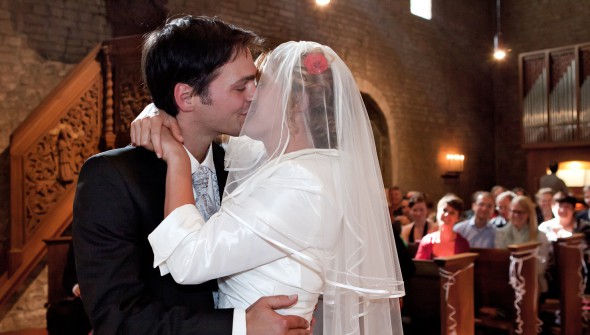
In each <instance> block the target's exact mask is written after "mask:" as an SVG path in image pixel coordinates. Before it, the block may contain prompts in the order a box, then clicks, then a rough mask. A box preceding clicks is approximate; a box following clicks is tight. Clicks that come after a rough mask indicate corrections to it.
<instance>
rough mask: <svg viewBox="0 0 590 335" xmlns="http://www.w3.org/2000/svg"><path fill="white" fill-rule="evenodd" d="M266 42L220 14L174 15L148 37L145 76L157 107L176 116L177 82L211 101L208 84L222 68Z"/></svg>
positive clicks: (143, 63) (259, 47)
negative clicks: (173, 17)
mask: <svg viewBox="0 0 590 335" xmlns="http://www.w3.org/2000/svg"><path fill="white" fill-rule="evenodd" d="M262 42H263V41H262V39H261V38H260V37H258V35H256V34H255V33H253V32H251V31H248V30H244V29H242V28H238V27H236V26H233V25H230V24H227V23H225V22H223V21H221V20H219V19H218V18H211V17H206V16H190V15H187V16H182V17H179V18H176V19H172V20H169V21H168V22H166V24H165V25H164V27H162V28H160V29H156V30H154V31H153V32H151V33H149V34H147V35H146V36H145V38H144V45H143V53H142V57H141V70H142V75H143V80H144V82H145V84H146V85H147V88H148V90H149V92H150V94H151V96H152V99H153V101H154V104H155V105H156V107H158V108H160V109H163V110H164V111H166V112H167V113H168V114H170V115H172V116H176V114H178V106H177V105H176V101H175V99H174V86H175V85H176V84H177V83H185V84H188V85H190V86H191V87H192V88H193V92H192V93H193V94H194V95H199V97H200V98H201V101H202V102H203V103H204V104H210V103H211V97H210V95H209V92H208V88H209V84H210V83H211V82H212V81H213V79H215V78H216V77H217V75H218V74H219V71H218V69H219V68H220V67H222V66H223V65H225V64H226V63H228V62H230V61H233V60H234V59H235V58H236V57H237V56H238V55H239V53H240V52H258V51H259V50H261V48H262Z"/></svg>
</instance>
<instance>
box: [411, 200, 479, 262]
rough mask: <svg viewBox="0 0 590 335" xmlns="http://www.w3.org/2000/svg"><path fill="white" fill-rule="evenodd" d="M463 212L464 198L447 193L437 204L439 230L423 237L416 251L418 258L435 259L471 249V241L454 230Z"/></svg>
mask: <svg viewBox="0 0 590 335" xmlns="http://www.w3.org/2000/svg"><path fill="white" fill-rule="evenodd" d="M461 212H463V200H461V199H460V198H459V197H457V196H456V195H454V194H447V195H445V196H444V197H442V199H440V201H439V202H438V205H437V215H436V218H437V221H438V231H435V232H433V233H430V234H428V235H426V236H424V237H423V238H422V240H421V241H420V245H419V246H418V252H416V259H433V258H435V257H441V256H451V255H455V254H459V253H462V252H468V251H469V242H467V240H466V239H464V238H463V237H462V236H461V235H459V234H457V233H455V232H454V231H453V226H454V225H455V223H457V222H458V221H459V218H460V217H461Z"/></svg>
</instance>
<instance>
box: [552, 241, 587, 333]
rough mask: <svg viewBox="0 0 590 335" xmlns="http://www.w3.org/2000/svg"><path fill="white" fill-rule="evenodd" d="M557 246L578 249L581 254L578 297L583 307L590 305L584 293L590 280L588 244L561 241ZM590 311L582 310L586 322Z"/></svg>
mask: <svg viewBox="0 0 590 335" xmlns="http://www.w3.org/2000/svg"><path fill="white" fill-rule="evenodd" d="M557 244H558V245H559V247H561V248H565V249H577V250H578V251H579V252H580V259H581V262H580V266H579V268H578V269H577V271H576V272H577V273H578V276H579V277H580V285H579V287H578V292H579V293H578V296H579V297H580V298H581V299H582V304H583V306H585V305H588V304H589V303H590V302H589V301H588V300H587V299H586V296H585V295H584V291H585V290H586V284H587V280H588V268H587V267H586V261H584V250H585V249H586V244H585V243H584V242H581V243H574V244H571V243H568V241H565V240H559V241H558V242H557ZM588 313H589V311H588V310H586V309H582V318H583V319H584V321H585V322H587V321H588V318H589V315H588Z"/></svg>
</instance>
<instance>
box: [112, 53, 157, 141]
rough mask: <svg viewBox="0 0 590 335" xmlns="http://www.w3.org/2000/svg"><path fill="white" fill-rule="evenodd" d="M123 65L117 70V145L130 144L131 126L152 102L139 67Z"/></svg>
mask: <svg viewBox="0 0 590 335" xmlns="http://www.w3.org/2000/svg"><path fill="white" fill-rule="evenodd" d="M127 65H128V66H125V67H121V68H119V70H118V71H117V78H118V92H117V93H118V97H119V99H118V107H117V110H118V112H119V113H118V114H119V115H118V121H119V122H118V127H117V145H118V146H125V145H127V144H129V126H130V124H131V121H133V120H134V119H135V117H136V116H137V115H139V113H141V111H142V110H143V108H144V107H145V106H147V105H148V104H149V103H151V102H152V99H151V97H150V95H149V94H148V93H147V91H146V90H145V89H144V88H143V85H142V79H141V76H140V73H139V70H138V67H135V66H131V64H127Z"/></svg>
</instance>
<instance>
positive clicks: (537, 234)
mask: <svg viewBox="0 0 590 335" xmlns="http://www.w3.org/2000/svg"><path fill="white" fill-rule="evenodd" d="M509 219H510V221H509V222H508V224H507V225H506V226H504V227H502V228H498V230H496V241H495V245H496V248H507V247H508V246H509V245H511V244H522V243H527V242H533V241H535V242H540V243H541V245H540V246H539V253H538V256H539V267H538V268H539V269H538V270H539V271H538V272H539V289H540V292H545V291H547V281H546V280H545V277H544V273H545V269H546V268H547V259H548V257H549V241H548V240H547V236H546V235H545V233H543V232H542V231H539V229H538V224H537V215H536V212H535V204H534V203H533V201H532V200H531V199H529V197H526V196H523V195H519V196H517V197H516V198H514V199H512V202H511V203H510V218H509Z"/></svg>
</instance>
